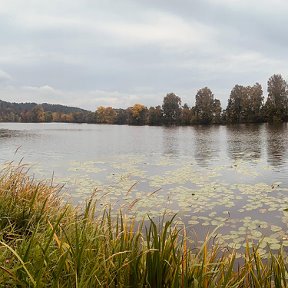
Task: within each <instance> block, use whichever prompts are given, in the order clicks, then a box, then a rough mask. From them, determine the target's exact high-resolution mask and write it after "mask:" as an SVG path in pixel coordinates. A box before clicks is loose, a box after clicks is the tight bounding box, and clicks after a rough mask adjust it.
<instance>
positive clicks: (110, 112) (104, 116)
mask: <svg viewBox="0 0 288 288" xmlns="http://www.w3.org/2000/svg"><path fill="white" fill-rule="evenodd" d="M116 116H117V113H116V111H115V110H114V109H113V108H112V107H103V106H99V107H98V108H97V110H96V117H97V123H102V124H113V123H114V121H115V119H116Z"/></svg>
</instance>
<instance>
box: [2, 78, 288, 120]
mask: <svg viewBox="0 0 288 288" xmlns="http://www.w3.org/2000/svg"><path fill="white" fill-rule="evenodd" d="M267 92H268V95H267V98H266V101H265V103H264V96H263V90H262V86H261V85H260V84H259V83H255V84H254V85H253V86H242V85H235V86H234V87H233V89H232V90H231V93H230V97H229V99H228V103H227V107H226V109H222V107H221V103H220V100H218V99H216V98H214V94H213V93H212V91H211V90H210V89H209V88H208V87H204V88H201V89H199V90H198V91H197V94H196V96H195V106H192V107H189V105H188V104H186V103H185V104H184V105H183V103H182V101H181V98H180V97H179V96H177V95H176V94H174V93H168V94H167V95H166V96H165V97H164V99H163V104H162V106H160V105H158V106H156V107H150V108H149V109H148V108H147V107H146V106H144V105H142V104H139V103H138V104H135V105H133V106H132V107H128V108H127V109H115V108H112V107H103V106H100V107H98V108H97V110H96V111H95V112H91V111H87V110H83V109H79V108H73V107H66V106H62V105H50V104H47V103H44V104H41V105H37V104H36V103H21V104H19V103H9V102H4V101H1V100H0V122H68V123H97V124H98V123H99V124H129V125H193V124H230V123H262V122H287V121H288V85H287V82H286V81H285V80H284V79H283V77H282V75H280V74H275V75H273V76H271V77H270V78H269V80H268V82H267Z"/></svg>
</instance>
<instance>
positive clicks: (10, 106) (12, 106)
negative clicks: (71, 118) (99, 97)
mask: <svg viewBox="0 0 288 288" xmlns="http://www.w3.org/2000/svg"><path fill="white" fill-rule="evenodd" d="M37 105H39V104H36V103H14V102H13V103H11V102H6V101H2V100H0V112H4V111H5V110H9V111H11V112H17V113H21V112H24V111H31V110H32V109H33V108H35V107H36V106H37ZM40 105H41V106H42V107H43V109H44V111H45V112H59V113H65V114H66V113H67V114H68V113H77V112H89V111H88V110H84V109H81V108H77V107H70V106H64V105H59V104H48V103H42V104H40Z"/></svg>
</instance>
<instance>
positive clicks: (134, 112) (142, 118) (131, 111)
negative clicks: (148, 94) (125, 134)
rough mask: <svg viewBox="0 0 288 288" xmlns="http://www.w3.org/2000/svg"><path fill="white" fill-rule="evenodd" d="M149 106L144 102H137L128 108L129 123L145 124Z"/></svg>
mask: <svg viewBox="0 0 288 288" xmlns="http://www.w3.org/2000/svg"><path fill="white" fill-rule="evenodd" d="M147 112H148V110H147V107H145V106H144V105H142V104H135V105H134V106H133V107H129V108H128V124H129V125H145V124H146V117H147Z"/></svg>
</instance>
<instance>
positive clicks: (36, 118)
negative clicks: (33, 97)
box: [31, 105, 45, 122]
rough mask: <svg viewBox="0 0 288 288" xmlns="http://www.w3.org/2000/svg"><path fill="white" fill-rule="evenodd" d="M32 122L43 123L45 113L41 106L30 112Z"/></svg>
mask: <svg viewBox="0 0 288 288" xmlns="http://www.w3.org/2000/svg"><path fill="white" fill-rule="evenodd" d="M31 120H32V122H44V121H45V112H44V109H43V106H42V105H36V106H35V107H34V108H33V109H32V111H31Z"/></svg>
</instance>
